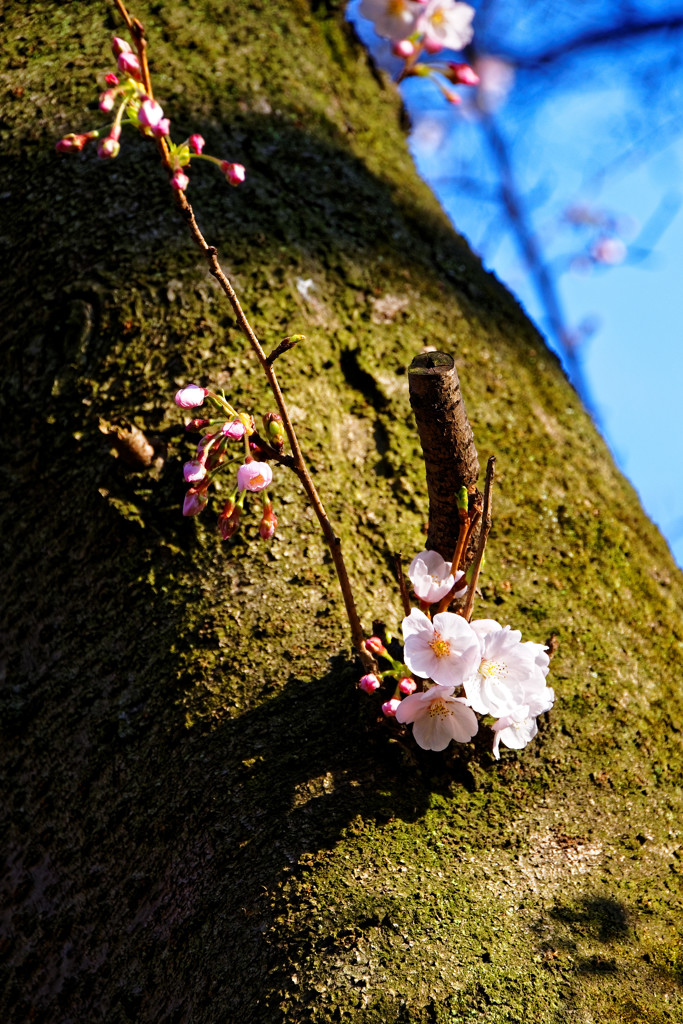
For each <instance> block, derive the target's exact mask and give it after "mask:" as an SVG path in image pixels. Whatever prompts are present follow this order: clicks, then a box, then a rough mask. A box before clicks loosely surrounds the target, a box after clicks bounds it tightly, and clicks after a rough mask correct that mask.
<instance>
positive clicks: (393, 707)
mask: <svg viewBox="0 0 683 1024" xmlns="http://www.w3.org/2000/svg"><path fill="white" fill-rule="evenodd" d="M400 704H401V702H400V700H399V699H398V697H392V698H391V700H385V702H384V704H382V713H383V714H384V715H386V717H387V718H394V717H395V716H396V712H397V710H398V708H399V706H400Z"/></svg>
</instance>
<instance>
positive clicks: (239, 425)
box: [221, 420, 247, 441]
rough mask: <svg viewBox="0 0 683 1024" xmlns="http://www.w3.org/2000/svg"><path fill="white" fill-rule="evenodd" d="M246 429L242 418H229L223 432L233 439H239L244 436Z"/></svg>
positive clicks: (222, 429)
mask: <svg viewBox="0 0 683 1024" xmlns="http://www.w3.org/2000/svg"><path fill="white" fill-rule="evenodd" d="M246 430H247V428H246V427H245V425H244V423H243V422H242V420H228V421H227V422H226V423H224V424H223V426H222V427H221V434H224V435H225V437H229V438H230V440H231V441H239V439H240V438H241V437H244V435H245V433H246Z"/></svg>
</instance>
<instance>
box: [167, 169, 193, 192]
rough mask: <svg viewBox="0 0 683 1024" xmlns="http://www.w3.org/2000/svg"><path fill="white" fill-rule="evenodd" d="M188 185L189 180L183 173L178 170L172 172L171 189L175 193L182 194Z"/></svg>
mask: <svg viewBox="0 0 683 1024" xmlns="http://www.w3.org/2000/svg"><path fill="white" fill-rule="evenodd" d="M189 184H190V179H189V178H188V176H187V175H186V174H185V172H184V171H181V170H180V168H178V170H177V171H174V173H173V176H172V177H171V188H174V189H175V190H176V192H184V191H185V189H186V188H187V186H188V185H189Z"/></svg>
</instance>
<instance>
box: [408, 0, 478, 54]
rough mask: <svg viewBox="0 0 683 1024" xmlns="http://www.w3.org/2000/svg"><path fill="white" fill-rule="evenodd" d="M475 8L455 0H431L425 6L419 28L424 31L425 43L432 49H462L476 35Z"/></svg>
mask: <svg viewBox="0 0 683 1024" xmlns="http://www.w3.org/2000/svg"><path fill="white" fill-rule="evenodd" d="M473 17H474V8H473V7H470V5H469V4H463V3H456V2H454V0H429V3H428V4H427V6H426V7H425V8H423V13H422V15H421V17H420V19H419V21H418V25H417V29H418V31H419V32H422V33H424V44H425V46H426V48H427V49H428V50H430V51H434V50H435V49H441V48H446V49H449V50H462V49H463V47H465V46H467V44H468V43H469V42H470V41H471V39H472V36H473V35H474V29H473V28H472V18H473Z"/></svg>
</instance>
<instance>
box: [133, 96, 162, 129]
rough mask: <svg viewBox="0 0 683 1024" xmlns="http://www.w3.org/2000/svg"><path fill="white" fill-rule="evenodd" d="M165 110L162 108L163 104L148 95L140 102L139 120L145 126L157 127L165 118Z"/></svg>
mask: <svg viewBox="0 0 683 1024" xmlns="http://www.w3.org/2000/svg"><path fill="white" fill-rule="evenodd" d="M163 116H164V112H163V110H162V109H161V105H160V104H159V103H157V101H156V100H152V99H150V98H149V96H147V97H146V98H145V99H144V100H143V101H142V103H141V104H140V109H139V110H138V121H139V122H140V124H141V125H144V127H145V128H156V126H157V125H158V124H159V122H160V121H161V120H162V119H163Z"/></svg>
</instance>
